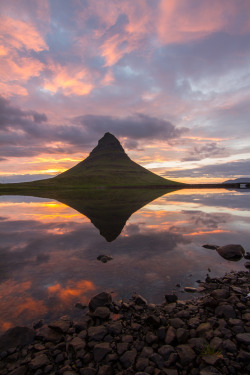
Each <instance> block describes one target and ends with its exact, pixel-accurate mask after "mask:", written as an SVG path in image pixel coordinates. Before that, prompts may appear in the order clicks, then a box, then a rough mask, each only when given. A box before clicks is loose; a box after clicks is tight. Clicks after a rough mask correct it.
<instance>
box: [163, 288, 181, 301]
mask: <svg viewBox="0 0 250 375" xmlns="http://www.w3.org/2000/svg"><path fill="white" fill-rule="evenodd" d="M178 285H179V284H178ZM165 299H166V302H167V303H173V302H176V301H177V300H178V297H177V295H176V294H165Z"/></svg>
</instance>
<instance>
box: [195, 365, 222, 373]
mask: <svg viewBox="0 0 250 375" xmlns="http://www.w3.org/2000/svg"><path fill="white" fill-rule="evenodd" d="M200 375H222V373H221V372H220V371H219V370H217V368H216V367H213V366H208V367H205V368H203V369H202V370H201V372H200Z"/></svg>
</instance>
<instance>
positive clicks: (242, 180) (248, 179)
mask: <svg viewBox="0 0 250 375" xmlns="http://www.w3.org/2000/svg"><path fill="white" fill-rule="evenodd" d="M249 182H250V177H240V178H236V179H235V180H227V181H224V182H223V184H234V183H242V184H244V183H249Z"/></svg>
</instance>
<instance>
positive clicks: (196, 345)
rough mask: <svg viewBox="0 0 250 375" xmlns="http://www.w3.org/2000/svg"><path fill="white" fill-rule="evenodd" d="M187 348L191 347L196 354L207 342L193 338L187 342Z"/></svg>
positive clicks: (203, 339)
mask: <svg viewBox="0 0 250 375" xmlns="http://www.w3.org/2000/svg"><path fill="white" fill-rule="evenodd" d="M188 344H189V346H191V348H192V349H194V350H195V351H197V352H200V351H201V350H202V349H203V348H204V347H205V346H206V345H207V344H208V342H207V341H206V340H205V338H204V337H193V338H191V339H190V340H188Z"/></svg>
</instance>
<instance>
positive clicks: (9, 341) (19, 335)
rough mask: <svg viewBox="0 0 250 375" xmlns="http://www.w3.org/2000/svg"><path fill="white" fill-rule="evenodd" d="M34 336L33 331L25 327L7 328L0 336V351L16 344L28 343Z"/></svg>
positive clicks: (30, 342) (31, 341)
mask: <svg viewBox="0 0 250 375" xmlns="http://www.w3.org/2000/svg"><path fill="white" fill-rule="evenodd" d="M34 338H35V331H34V330H33V329H30V328H27V327H14V328H10V329H8V331H6V332H5V333H4V334H3V335H2V336H1V337H0V352H1V351H4V350H7V349H9V348H13V347H16V346H19V345H21V346H24V345H30V344H32V343H33V341H34Z"/></svg>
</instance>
